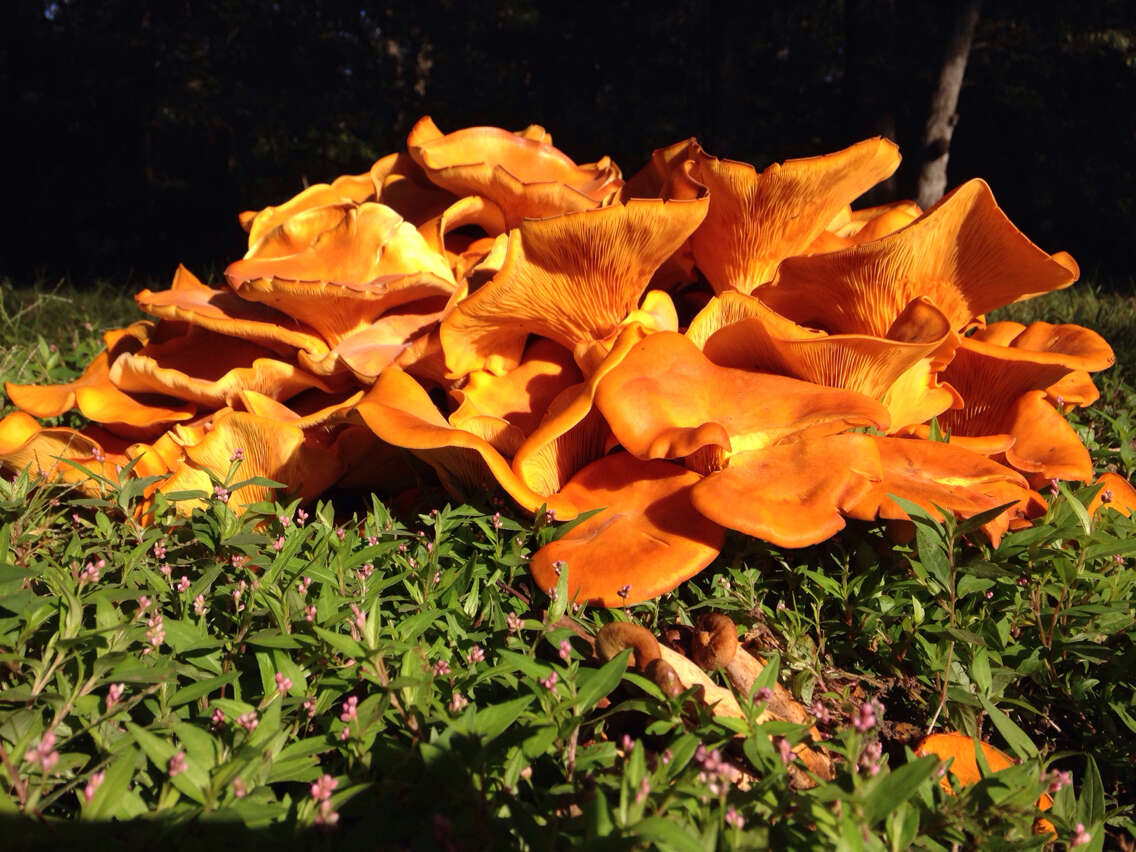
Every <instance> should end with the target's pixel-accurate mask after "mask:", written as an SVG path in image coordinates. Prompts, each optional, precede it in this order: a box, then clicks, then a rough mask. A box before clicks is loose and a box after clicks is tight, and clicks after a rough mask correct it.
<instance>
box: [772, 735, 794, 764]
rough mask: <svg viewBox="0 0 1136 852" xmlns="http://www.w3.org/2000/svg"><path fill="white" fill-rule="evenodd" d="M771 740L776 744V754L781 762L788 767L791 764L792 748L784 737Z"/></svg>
mask: <svg viewBox="0 0 1136 852" xmlns="http://www.w3.org/2000/svg"><path fill="white" fill-rule="evenodd" d="M773 739H774V742H776V744H777V754H778V756H779V757H780V758H781V762H782V763H784V764H785V765H786V766H788V765H789V764H790V763H792V762H793V746H792V745H790V744H789V741H788V740H787V739H785V738H784V737H774V738H773Z"/></svg>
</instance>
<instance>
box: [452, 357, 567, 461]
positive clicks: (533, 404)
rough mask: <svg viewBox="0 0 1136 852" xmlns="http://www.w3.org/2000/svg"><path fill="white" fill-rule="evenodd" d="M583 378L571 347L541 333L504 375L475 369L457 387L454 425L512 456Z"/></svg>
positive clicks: (453, 414)
mask: <svg viewBox="0 0 1136 852" xmlns="http://www.w3.org/2000/svg"><path fill="white" fill-rule="evenodd" d="M583 378H584V377H583V376H582V375H581V374H580V371H579V369H577V367H576V363H575V362H574V361H573V360H572V353H571V352H569V351H568V350H567V349H565V348H564V347H563V346H561V345H560V344H558V343H553V342H552V341H551V340H544V339H540V338H538V339H536V340H534V341H533V342H532V343H530V344H529V346H528V347H527V348H526V349H525V356H524V360H523V361H521V363H520V365H519V366H518V367H517V368H516V369H514V370H510V371H509V372H508V373H506V374H505V375H504V376H495V375H493V374H492V373H487V372H485V371H482V370H478V371H475V372H473V373H470V374H469V376H468V377H467V379H466V382H465V384H464V385H462V386H461V387H460V388H459V389H457V390H455V391H452V392H451V395H452V396H453V398H454V400H455V402H457V403H458V407H457V409H456V410H455V411H454V412H453V413H452V414H451V415H450V417H449V420H450V424H451V425H452V426H456V427H457V428H459V429H465V430H466V431H469V432H473V433H474V434H477V435H481V436H482V437H483V438H485V439H486V440H488V441H489V442H490V443H491V444H493V445H494V446H495V447H497V449H498V450H500V451H501V452H502V453H504V454H505V455H507V456H512V455H513V453H515V452H516V450H517V448H518V447H519V446H520V445H521V443H522V442H523V441H524V440H525V438H527V437H528V436H529V435H530V434H531V433H532V432H533V431H535V430H536V428H537V426H539V425H540V421H541V418H542V417H543V416H544V415H545V412H546V411H547V410H548V406H549V405H550V404H551V402H552V400H553V399H555V398H556V396H557V395H559V394H560V392H561V391H563V390H565V389H566V388H568V387H570V386H572V385H575V384H578V383H579V382H581V381H582V380H583Z"/></svg>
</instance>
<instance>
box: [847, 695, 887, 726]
mask: <svg viewBox="0 0 1136 852" xmlns="http://www.w3.org/2000/svg"><path fill="white" fill-rule="evenodd" d="M883 711H884V707H883V705H882V704H880V702H878V701H876V700H875V699H873V700H871V701H865V702H864V703H863V704H861V705H860V708H859V710H857V712H856V714H855V715H854V716H853V717H852V727H853V728H855V729H856V730H857V731H859V732H860V733H861V734H862V733H865V732H866V731H870V730H871V729H872V728H874V727H875V726H876V723H877V721H878V720H877V718H876V715H877V713H878V714H880V715H883Z"/></svg>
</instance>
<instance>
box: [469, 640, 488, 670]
mask: <svg viewBox="0 0 1136 852" xmlns="http://www.w3.org/2000/svg"><path fill="white" fill-rule="evenodd" d="M466 659H467V660H469V664H470V665H471V666H472V665H473V664H475V663H480V662H483V661H484V660H485V651H483V650H482V649H481V646H480V645H474V646H473V647H472V648H470V649H469V654H467V655H466Z"/></svg>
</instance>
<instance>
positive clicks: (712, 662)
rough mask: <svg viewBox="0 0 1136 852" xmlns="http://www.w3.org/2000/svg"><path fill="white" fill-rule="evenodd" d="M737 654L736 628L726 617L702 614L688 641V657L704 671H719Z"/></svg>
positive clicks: (716, 614) (709, 613) (708, 613)
mask: <svg viewBox="0 0 1136 852" xmlns="http://www.w3.org/2000/svg"><path fill="white" fill-rule="evenodd" d="M737 653H738V628H737V627H736V626H735V625H734V622H733V621H732V620H731V619H730V617H729V616H728V615H724V614H722V613H720V612H704V613H703V614H702V615H700V616H699V617H698V624H697V625H696V627H695V630H694V635H693V636H692V637H691V641H690V657H691V659H693V660H694V662H696V663H698V665H700V666H702V668H704V669H710V670H713V669H721V668H725V667H726V666H727V665H729V663H730V661H732V660H733V659H734V657H735V656H736V655H737Z"/></svg>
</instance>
